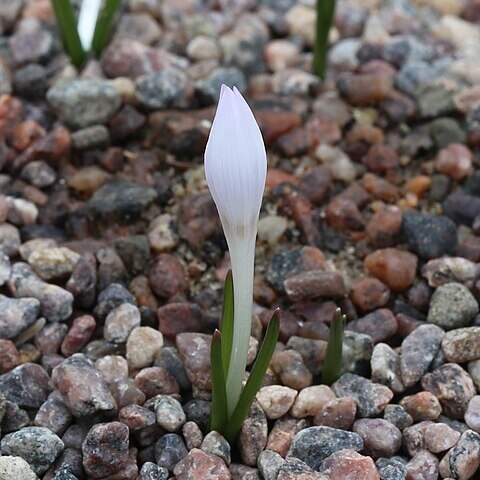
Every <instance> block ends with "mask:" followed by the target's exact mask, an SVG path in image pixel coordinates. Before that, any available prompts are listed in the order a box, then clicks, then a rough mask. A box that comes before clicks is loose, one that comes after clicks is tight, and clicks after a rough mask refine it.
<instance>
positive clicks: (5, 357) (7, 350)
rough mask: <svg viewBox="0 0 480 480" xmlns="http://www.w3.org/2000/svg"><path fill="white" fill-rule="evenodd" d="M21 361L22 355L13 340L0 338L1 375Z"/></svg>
mask: <svg viewBox="0 0 480 480" xmlns="http://www.w3.org/2000/svg"><path fill="white" fill-rule="evenodd" d="M19 363H20V356H19V353H18V350H17V348H16V347H15V344H14V343H13V342H12V341H11V340H3V339H0V375H1V374H3V373H7V372H9V371H10V370H12V369H13V368H15V367H16V366H17V365H18V364H19Z"/></svg>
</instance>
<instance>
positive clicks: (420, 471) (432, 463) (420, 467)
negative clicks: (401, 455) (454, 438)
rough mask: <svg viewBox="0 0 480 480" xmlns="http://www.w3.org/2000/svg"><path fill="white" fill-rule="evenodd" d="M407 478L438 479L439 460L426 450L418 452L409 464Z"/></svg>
mask: <svg viewBox="0 0 480 480" xmlns="http://www.w3.org/2000/svg"><path fill="white" fill-rule="evenodd" d="M407 478H425V479H432V480H433V479H436V478H438V459H437V457H435V455H432V454H431V453H430V452H427V451H426V450H422V451H420V452H417V453H416V454H415V455H414V456H413V458H412V459H411V460H410V461H409V462H408V464H407Z"/></svg>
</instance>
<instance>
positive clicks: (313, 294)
mask: <svg viewBox="0 0 480 480" xmlns="http://www.w3.org/2000/svg"><path fill="white" fill-rule="evenodd" d="M284 287H285V292H286V293H287V295H288V297H289V298H290V300H292V301H294V302H298V301H302V300H308V299H312V298H318V297H327V298H338V297H343V296H344V295H345V293H346V290H345V284H344V281H343V277H342V275H341V273H339V272H327V271H324V270H310V271H307V272H304V273H299V274H297V275H293V276H291V277H289V278H287V279H286V280H285V282H284Z"/></svg>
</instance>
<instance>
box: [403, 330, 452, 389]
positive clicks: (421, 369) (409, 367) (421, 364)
mask: <svg viewBox="0 0 480 480" xmlns="http://www.w3.org/2000/svg"><path fill="white" fill-rule="evenodd" d="M443 335H444V331H443V330H442V329H441V328H440V327H437V326H436V325H420V326H419V327H418V328H416V329H415V330H414V331H413V332H412V333H410V335H408V336H407V337H405V339H404V340H403V342H402V347H401V357H400V365H401V369H402V379H403V383H404V385H405V386H406V387H410V386H412V385H415V383H417V382H418V381H419V380H420V379H421V378H422V376H423V375H424V374H425V373H426V372H427V371H428V368H429V366H430V364H431V363H432V361H433V359H434V358H435V356H436V355H437V353H438V351H439V349H440V343H441V341H442V338H443Z"/></svg>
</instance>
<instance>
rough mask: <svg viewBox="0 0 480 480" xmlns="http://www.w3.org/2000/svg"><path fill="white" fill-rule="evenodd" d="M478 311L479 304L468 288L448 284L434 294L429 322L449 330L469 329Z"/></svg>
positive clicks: (453, 283)
mask: <svg viewBox="0 0 480 480" xmlns="http://www.w3.org/2000/svg"><path fill="white" fill-rule="evenodd" d="M478 311H479V308H478V303H477V301H476V300H475V297H474V296H473V295H472V294H471V292H470V291H469V290H468V288H467V287H465V286H464V285H462V284H460V283H455V282H452V283H446V284H445V285H441V286H440V287H438V288H437V289H436V290H435V292H433V295H432V298H431V300H430V307H429V310H428V316H427V321H429V322H431V323H434V324H436V325H439V326H440V327H442V328H445V329H447V330H451V329H454V328H461V327H467V326H468V325H469V324H470V322H471V321H472V320H473V318H474V317H475V315H477V314H478Z"/></svg>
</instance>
